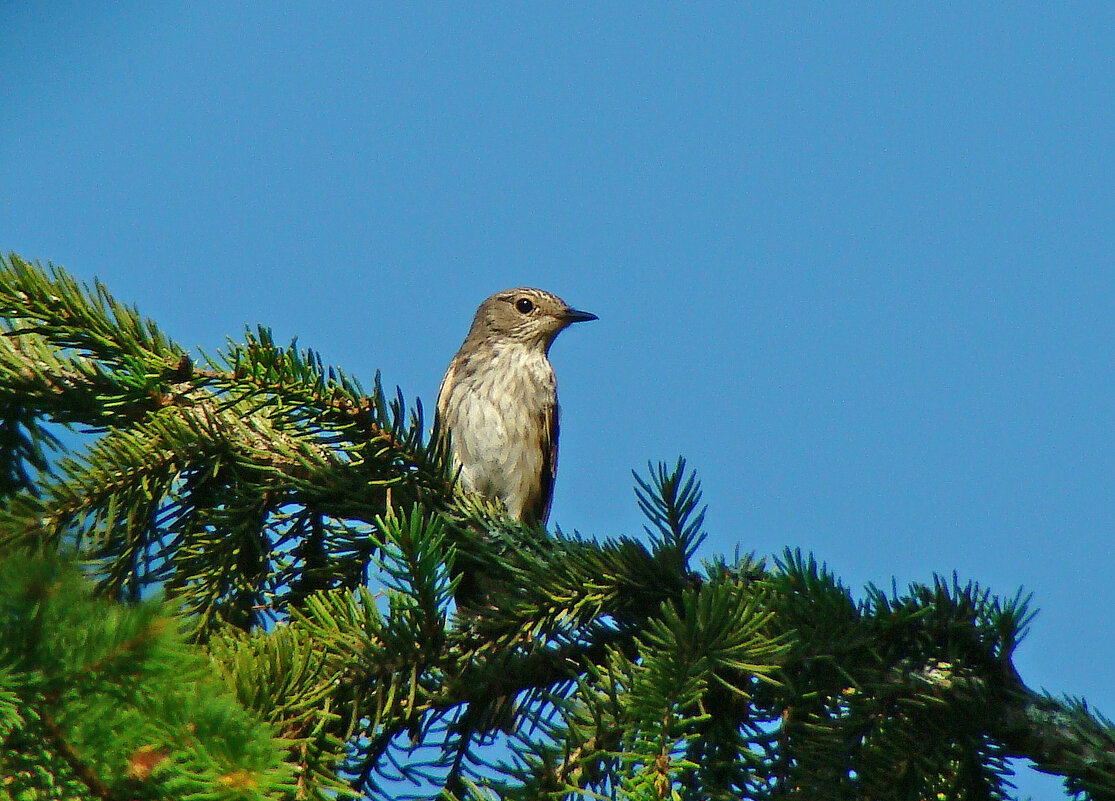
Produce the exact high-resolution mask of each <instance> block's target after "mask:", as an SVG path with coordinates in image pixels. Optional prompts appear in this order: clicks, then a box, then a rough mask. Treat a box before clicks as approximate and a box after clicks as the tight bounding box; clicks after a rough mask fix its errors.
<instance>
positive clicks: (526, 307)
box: [515, 298, 534, 314]
mask: <svg viewBox="0 0 1115 801" xmlns="http://www.w3.org/2000/svg"><path fill="white" fill-rule="evenodd" d="M515 308H516V309H518V310H519V311H520V312H522V313H523V314H530V313H531V312H532V311H534V304H533V303H531V302H530V299H529V298H519V299H518V300H517V301H515Z"/></svg>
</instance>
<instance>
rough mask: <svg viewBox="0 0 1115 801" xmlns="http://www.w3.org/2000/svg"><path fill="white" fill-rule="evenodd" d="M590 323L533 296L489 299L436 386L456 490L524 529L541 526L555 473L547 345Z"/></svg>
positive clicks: (518, 292) (544, 295)
mask: <svg viewBox="0 0 1115 801" xmlns="http://www.w3.org/2000/svg"><path fill="white" fill-rule="evenodd" d="M595 319H596V315H594V314H589V313H588V312H583V311H578V310H577V309H573V308H570V307H569V305H568V304H566V303H565V301H563V300H562V299H561V298H559V297H556V296H555V295H551V294H550V293H549V292H543V291H542V290H540V289H529V288H525V287H521V288H518V289H508V290H506V291H504V292H497V293H496V294H494V295H492V296H491V297H490V298H488V299H487V300H485V301H484V302H483V303H481V304H480V308H479V309H477V310H476V317H475V318H474V319H473V321H472V328H470V329H469V332H468V336H467V337H465V341H464V343H463V344H462V345H461V348H460V350H458V351H457V355H456V356H454V357H453V361H452V362H450V364H449V369H448V370H446V372H445V377H444V378H443V379H442V381H441V389H440V390H439V391H438V400H437V408H438V414H439V416H440V418H441V423H442V426H443V427H444V430H445V431H447V432H448V433H449V435H450V439H451V442H452V456H453V461H454V464H455V465H456V467H457V469H458V471H459V476H460V482H461V484H462V486H464V488H465V489H468V490H471V491H473V492H478V493H480V494H481V495H484V496H485V497H488V498H491V499H493V500H497V501H500V502H502V503H503V505H504V506H506V507H507V512H508V514H510V515H511V516H512V517H514V518H516V519H518V520H520V521H522V522H524V523H539V524H544V523H545V522H546V518H547V517H548V516H549V514H550V501H551V499H552V498H553V491H554V477H555V475H556V473H557V448H558V402H557V380H556V379H555V378H554V370H553V367H551V366H550V360H549V359H548V358H547V354H548V353H549V350H550V345H551V344H552V343H553V341H554V337H556V336H557V335H558V334H559V333H560V332H561V330H562V329H563V328H565V327H566V326H568V325H569V324H570V323H576V322H581V321H585V320H595Z"/></svg>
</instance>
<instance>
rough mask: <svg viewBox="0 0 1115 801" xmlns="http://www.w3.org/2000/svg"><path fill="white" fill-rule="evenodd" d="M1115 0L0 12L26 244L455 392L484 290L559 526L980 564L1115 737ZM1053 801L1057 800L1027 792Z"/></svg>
mask: <svg viewBox="0 0 1115 801" xmlns="http://www.w3.org/2000/svg"><path fill="white" fill-rule="evenodd" d="M1113 31H1115V6H1112V5H1110V4H1100V3H1094V4H1088V3H1080V4H1072V5H1071V6H1070V5H1068V4H1056V5H1048V6H1039V5H1037V4H1025V3H1023V4H1010V5H1009V6H1004V5H1002V4H994V5H992V4H983V3H966V4H949V5H944V4H932V5H929V4H926V5H918V6H914V5H912V4H894V5H893V7H890V6H886V5H879V4H862V5H861V4H851V3H848V4H818V5H806V4H778V5H774V4H772V5H771V7H755V8H744V7H742V5H734V4H733V5H727V4H723V5H721V4H717V5H711V4H708V5H701V4H697V5H687V6H686V7H684V8H683V7H682V6H681V5H670V6H647V5H643V4H609V5H600V6H591V5H588V4H583V5H581V4H578V5H567V4H562V5H557V4H554V5H542V4H506V5H495V4H485V5H484V6H483V7H482V8H468V9H466V8H463V7H458V6H456V5H449V4H444V5H420V4H407V5H391V6H378V5H377V6H375V7H373V4H350V5H346V4H334V5H326V4H311V3H287V4H282V5H278V4H263V3H260V4H248V3H210V2H195V3H192V4H189V5H188V7H186V6H171V5H170V4H153V3H152V4H148V3H136V2H122V3H116V4H112V5H108V4H84V3H73V2H71V3H65V2H56V3H4V4H2V5H0V101H2V103H0V121H2V123H3V124H2V126H0V185H2V186H3V187H4V190H5V191H4V192H3V193H2V195H0V249H3V250H14V251H16V252H17V253H19V254H20V255H22V256H24V257H27V258H32V259H42V260H47V259H49V260H53V261H54V262H56V263H59V264H62V265H64V266H65V267H67V268H68V269H69V270H70V271H71V272H73V273H74V274H75V275H77V276H79V277H81V278H85V279H90V278H92V277H93V276H99V277H100V278H101V279H102V280H104V281H105V282H106V283H107V284H108V285H109V287H110V288H111V289H112V290H113V291H114V292H115V293H116V295H117V296H118V297H120V298H121V299H124V300H127V301H129V302H135V303H138V304H139V306H140V308H141V310H142V311H143V312H145V313H146V314H148V315H150V316H151V317H153V318H155V319H156V320H157V321H159V323H160V324H161V325H162V326H163V327H164V328H165V330H166V331H167V332H168V333H169V334H171V335H172V336H173V337H174V338H175V339H177V340H178V341H179V342H181V343H183V344H185V345H187V346H194V345H196V346H200V347H203V348H205V349H207V350H210V351H211V350H213V349H215V348H217V347H219V346H221V345H222V343H223V342H224V339H225V337H226V336H228V335H231V336H234V337H235V336H239V335H240V333H241V332H242V330H243V328H244V326H245V325H254V324H256V323H265V324H268V325H270V326H272V327H273V328H274V329H275V331H276V334H277V336H278V337H279V338H280V339H288V338H290V337H293V336H298V337H299V339H300V342H301V343H302V344H304V345H308V346H312V347H314V348H316V349H318V350H320V351H321V352H322V354H323V356H324V358H325V359H326V360H327V361H329V362H331V363H335V364H339V365H341V366H343V367H344V368H345V369H346V370H348V371H350V372H351V373H354V374H355V375H356V376H358V377H360V378H362V379H363V380H365V381H366V382H368V381H370V379H371V377H372V376H373V374H374V371H375V370H376V369H381V370H382V371H383V375H384V379H385V382H386V383H387V384H388V385H395V384H398V385H400V386H401V387H402V388H403V390H404V392H405V393H406V394H407V395H408V397H413V396H416V395H417V396H420V397H421V398H423V399H424V400H425V401H426V402H427V403H428V404H432V402H433V399H434V396H435V393H436V390H437V384H438V381H439V380H440V377H441V374H442V371H443V370H444V368H445V365H446V364H447V362H448V360H449V359H450V357H451V356H452V355H453V353H454V351H455V350H456V348H457V346H458V344H459V343H460V340H461V339H462V338H463V336H464V334H465V332H466V330H467V328H468V324H469V321H470V319H471V315H472V312H473V310H474V309H475V307H476V305H477V304H478V303H479V302H480V301H481V300H482V299H483V298H484V297H486V296H487V295H489V294H490V293H492V292H494V291H496V290H499V289H503V288H507V287H511V286H517V285H523V284H525V285H533V286H539V287H542V288H545V289H549V290H551V291H553V292H556V293H557V294H559V295H561V296H562V297H564V298H565V299H566V300H567V301H569V302H570V303H571V304H573V305H575V306H577V307H579V308H583V309H587V310H589V311H592V312H595V313H596V314H598V315H599V316H600V321H599V322H594V323H590V324H586V325H581V326H577V327H575V328H574V329H572V330H570V331H568V332H566V333H564V334H563V335H562V336H561V338H560V339H559V340H558V342H557V343H556V345H555V346H554V349H553V351H552V358H553V361H554V363H555V367H556V369H557V371H558V376H559V380H560V383H561V395H562V403H563V409H564V417H563V429H562V434H563V440H562V453H561V470H560V474H559V479H558V484H557V495H556V499H555V504H554V512H553V517H552V522H556V523H557V524H559V525H560V526H561V527H563V528H566V529H573V528H576V529H578V530H580V531H581V532H583V533H586V534H601V535H612V534H619V533H637V532H639V531H640V527H641V521H640V519H639V516H638V511H637V508H636V506H635V502H634V498H633V495H632V492H631V487H632V480H631V477H630V472H629V471H630V470H631V469H632V468H641V467H642V466H643V465H644V464H645V463H646V461H647V460H648V459H650V460H660V459H665V460H672V459H674V458H675V457H676V456H677V455H678V454H684V455H685V456H686V457H687V459H688V460H689V462H690V464H691V465H692V466H693V467H695V468H696V469H697V470H698V471H699V473H700V475H701V477H702V478H703V480H704V484H705V491H706V500H707V501H708V503H709V504H710V512H709V516H708V520H707V523H708V529H709V532H710V538H709V540H708V543H707V545H706V552H707V553H708V554H711V553H716V552H726V553H729V554H730V553H731V552H732V551H733V550H734V549H736V548H737V547H738V548H739V549H740V550H742V551H744V552H746V551H751V550H755V551H757V552H759V553H762V554H767V553H776V552H778V551H780V550H781V549H782V548H783V547H784V546H786V545H791V546H800V547H802V548H803V549H806V550H809V551H812V552H814V553H815V554H816V555H817V557H818V558H820V559H822V560H825V561H827V562H828V564H829V565H830V567H831V568H832V569H833V570H834V571H835V572H836V573H837V574H838V575H840V576H842V577H843V578H844V579H845V581H846V582H847V583H848V584H850V585H851V586H853V587H860V586H862V585H863V584H864V583H865V582H868V581H873V582H876V583H880V584H883V585H889V584H890V582H891V578H892V577H894V578H895V579H897V581H898V582H899V584H900V585H901V584H904V583H905V582H908V581H912V580H921V581H927V580H929V579H930V578H931V575H932V573H933V572H934V571H937V572H942V573H951V572H952V571H954V570H955V571H957V572H958V574H959V576H960V577H961V578H962V579H965V580H966V579H976V580H978V581H980V582H981V583H984V584H986V585H988V586H990V587H991V588H992V589H993V590H994V591H996V592H998V593H1000V594H1003V595H1012V594H1013V593H1014V591H1015V590H1016V589H1017V588H1018V587H1019V586H1020V585H1021V586H1023V587H1025V588H1026V589H1027V590H1028V591H1032V592H1033V593H1034V595H1035V603H1036V605H1037V606H1038V607H1040V609H1041V614H1040V615H1039V617H1038V618H1037V620H1036V621H1035V624H1034V627H1033V631H1032V633H1031V634H1030V637H1029V639H1028V640H1027V642H1026V643H1025V645H1024V646H1023V647H1022V649H1021V651H1020V652H1019V654H1018V657H1017V664H1018V667H1019V669H1020V671H1021V673H1022V675H1023V677H1024V678H1025V679H1026V680H1027V681H1028V682H1029V683H1030V684H1031V685H1032V686H1035V687H1046V688H1048V689H1050V690H1052V691H1054V692H1058V693H1060V692H1067V693H1072V694H1074V695H1084V696H1085V697H1087V698H1088V699H1089V700H1090V701H1091V702H1092V703H1094V704H1095V705H1096V706H1097V707H1098V708H1099V709H1100V710H1101V711H1105V712H1106V713H1107V714H1108V715H1112V714H1115V688H1113V687H1112V685H1111V683H1110V679H1109V676H1110V674H1111V669H1112V665H1113V664H1115V638H1113V637H1112V636H1111V635H1112V627H1111V622H1110V615H1111V609H1112V608H1113V607H1115V583H1113V582H1112V581H1111V579H1110V574H1111V568H1112V564H1113V558H1112V542H1113V539H1115V537H1113V534H1115V531H1113V529H1115V499H1113V497H1115V496H1113V492H1112V489H1113V483H1115V442H1113V438H1112V419H1113V415H1112V403H1113V401H1112V398H1113V396H1115V371H1113V368H1112V353H1113V346H1115V269H1113V264H1115V258H1113V257H1115V219H1113V217H1115V175H1113V154H1115V147H1113V145H1115V116H1113V115H1112V113H1111V98H1112V97H1115V69H1113V64H1112V59H1113V56H1112V53H1115V33H1113ZM1020 785H1021V787H1022V789H1023V790H1024V791H1027V792H1030V793H1032V794H1033V795H1034V796H1035V798H1051V797H1057V796H1058V795H1059V793H1057V791H1056V787H1057V783H1056V782H1055V781H1051V780H1048V779H1045V778H1044V777H1039V776H1035V775H1023V776H1022V777H1021V778H1020Z"/></svg>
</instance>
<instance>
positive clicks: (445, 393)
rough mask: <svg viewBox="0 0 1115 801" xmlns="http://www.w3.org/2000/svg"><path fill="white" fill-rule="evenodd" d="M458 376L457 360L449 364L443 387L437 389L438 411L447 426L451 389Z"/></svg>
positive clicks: (442, 383)
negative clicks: (454, 379) (455, 377)
mask: <svg viewBox="0 0 1115 801" xmlns="http://www.w3.org/2000/svg"><path fill="white" fill-rule="evenodd" d="M456 374H457V360H456V359H454V360H453V361H451V362H449V368H448V369H447V370H446V371H445V375H444V376H443V377H442V379H441V386H439V387H438V389H437V411H438V414H439V415H441V424H442V425H445V420H446V414H447V411H448V407H449V388H450V387H451V386H453V378H454V376H455V375H456Z"/></svg>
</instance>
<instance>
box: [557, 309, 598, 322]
mask: <svg viewBox="0 0 1115 801" xmlns="http://www.w3.org/2000/svg"><path fill="white" fill-rule="evenodd" d="M562 319H563V320H565V322H567V323H587V322H588V321H589V320H599V319H600V318H599V317H597V316H596V315H595V314H592V313H591V312H587V311H581V310H580V309H566V310H565V313H564V314H563V315H562Z"/></svg>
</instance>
